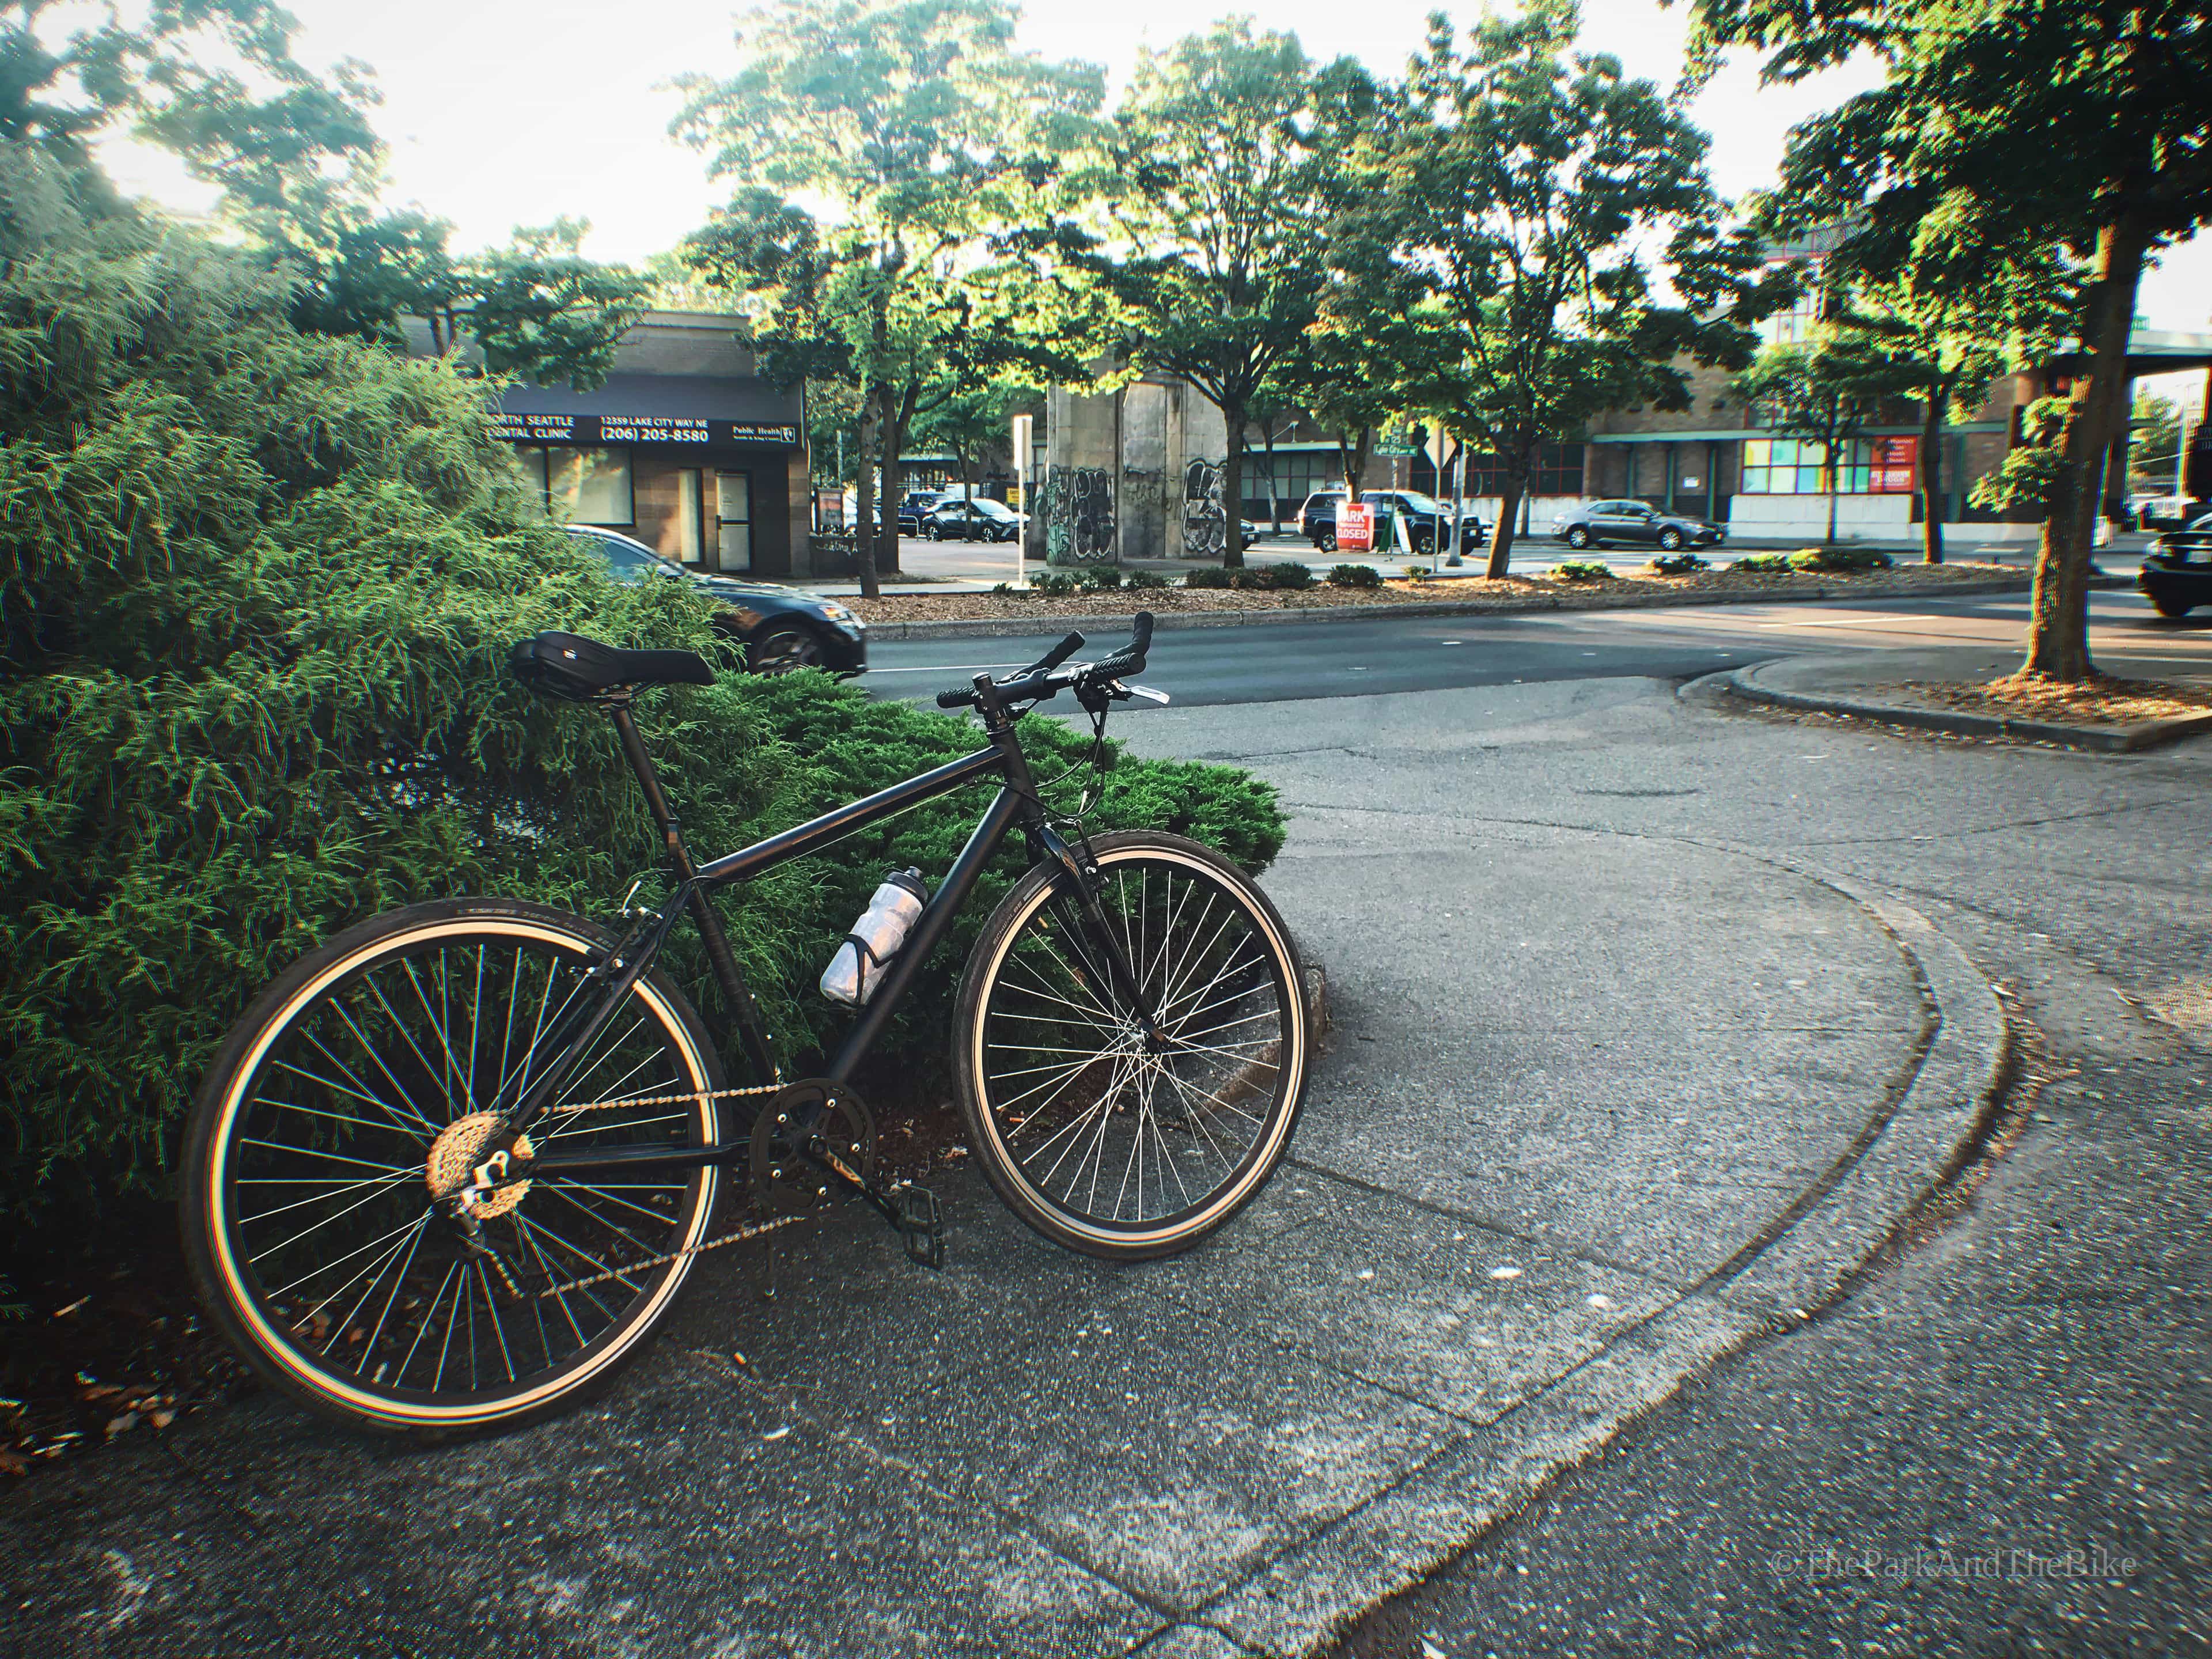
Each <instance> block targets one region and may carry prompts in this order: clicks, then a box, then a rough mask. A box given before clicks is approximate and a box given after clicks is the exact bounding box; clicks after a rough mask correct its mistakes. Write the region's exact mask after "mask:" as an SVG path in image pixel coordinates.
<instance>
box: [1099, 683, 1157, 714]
mask: <svg viewBox="0 0 2212 1659" xmlns="http://www.w3.org/2000/svg"><path fill="white" fill-rule="evenodd" d="M1109 684H1110V685H1111V686H1112V688H1113V695H1114V696H1115V697H1117V698H1118V699H1120V700H1121V702H1128V701H1129V699H1130V698H1132V697H1142V698H1143V699H1144V700H1145V701H1146V702H1156V703H1158V704H1159V705H1160V707H1161V708H1166V707H1167V705H1168V702H1169V698H1168V694H1167V693H1166V692H1164V691H1162V690H1157V689H1155V688H1154V687H1152V686H1149V685H1130V684H1127V683H1125V682H1123V681H1121V680H1114V681H1110V682H1109Z"/></svg>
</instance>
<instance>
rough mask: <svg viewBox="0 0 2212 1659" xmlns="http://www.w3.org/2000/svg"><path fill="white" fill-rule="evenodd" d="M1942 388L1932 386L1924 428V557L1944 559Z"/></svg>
mask: <svg viewBox="0 0 2212 1659" xmlns="http://www.w3.org/2000/svg"><path fill="white" fill-rule="evenodd" d="M1949 401H1950V399H1949V397H1948V394H1947V393H1946V392H1943V391H1942V389H1940V388H1938V387H1935V386H1930V387H1929V389H1928V398H1927V410H1926V416H1927V417H1926V419H1925V420H1923V422H1921V427H1920V556H1921V558H1922V559H1923V561H1924V562H1927V563H1929V564H1941V563H1942V562H1943V406H1944V404H1947V403H1948V402H1949Z"/></svg>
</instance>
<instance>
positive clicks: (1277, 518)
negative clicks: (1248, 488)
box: [1260, 421, 1283, 536]
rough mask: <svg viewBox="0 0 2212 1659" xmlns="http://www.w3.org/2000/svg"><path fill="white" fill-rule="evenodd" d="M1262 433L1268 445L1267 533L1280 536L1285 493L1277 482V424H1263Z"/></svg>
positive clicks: (1270, 422) (1261, 423) (1269, 422)
mask: <svg viewBox="0 0 2212 1659" xmlns="http://www.w3.org/2000/svg"><path fill="white" fill-rule="evenodd" d="M1260 433H1261V436H1262V437H1263V438H1265V439H1266V440H1267V533H1268V534H1269V535H1270V536H1279V535H1281V534H1282V533H1283V491H1282V486H1281V485H1279V484H1278V483H1276V482H1275V423H1274V422H1273V421H1262V422H1260Z"/></svg>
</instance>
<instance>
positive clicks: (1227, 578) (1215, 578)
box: [1182, 564, 1243, 587]
mask: <svg viewBox="0 0 2212 1659" xmlns="http://www.w3.org/2000/svg"><path fill="white" fill-rule="evenodd" d="M1241 574H1243V573H1242V572H1241V571H1236V570H1224V569H1221V568H1218V566H1214V565H1210V564H1202V565H1200V566H1199V568H1197V569H1195V570H1186V571H1185V572H1184V573H1183V578H1182V585H1183V586H1185V587H1234V586H1237V583H1236V581H1235V580H1233V579H1234V578H1235V577H1237V576H1238V575H1241Z"/></svg>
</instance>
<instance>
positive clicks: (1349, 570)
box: [1328, 564, 1383, 587]
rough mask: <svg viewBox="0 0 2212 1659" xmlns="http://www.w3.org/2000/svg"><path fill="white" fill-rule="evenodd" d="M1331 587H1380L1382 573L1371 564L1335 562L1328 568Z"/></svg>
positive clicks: (1381, 584)
mask: <svg viewBox="0 0 2212 1659" xmlns="http://www.w3.org/2000/svg"><path fill="white" fill-rule="evenodd" d="M1328 585H1329V586H1331V587H1380V586H1383V573H1382V572H1381V571H1379V570H1377V569H1376V568H1375V567H1374V566H1373V565H1371V564H1337V565H1331V566H1330V567H1329V570H1328Z"/></svg>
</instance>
